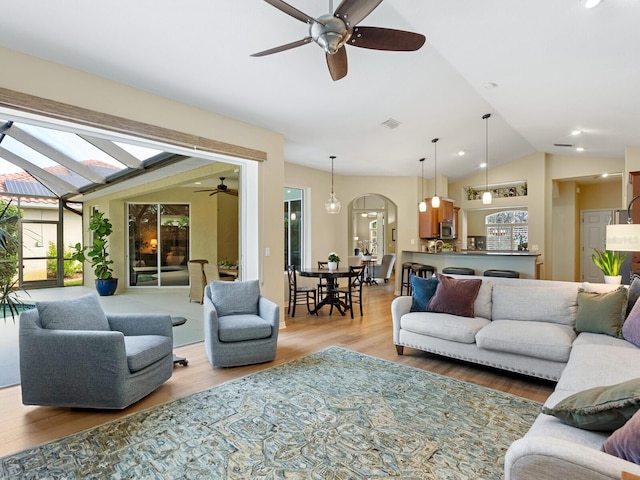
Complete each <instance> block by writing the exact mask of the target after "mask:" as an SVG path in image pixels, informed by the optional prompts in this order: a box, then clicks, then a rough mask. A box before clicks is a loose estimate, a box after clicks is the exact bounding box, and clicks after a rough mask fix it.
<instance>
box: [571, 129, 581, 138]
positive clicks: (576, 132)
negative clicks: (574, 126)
mask: <svg viewBox="0 0 640 480" xmlns="http://www.w3.org/2000/svg"><path fill="white" fill-rule="evenodd" d="M581 133H582V130H573V131H572V132H571V135H572V136H574V137H575V136H576V135H580V134H581Z"/></svg>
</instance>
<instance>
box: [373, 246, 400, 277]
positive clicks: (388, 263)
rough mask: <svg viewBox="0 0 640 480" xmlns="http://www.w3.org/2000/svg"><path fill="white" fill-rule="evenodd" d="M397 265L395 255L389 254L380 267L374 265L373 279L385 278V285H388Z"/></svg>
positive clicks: (385, 256)
mask: <svg viewBox="0 0 640 480" xmlns="http://www.w3.org/2000/svg"><path fill="white" fill-rule="evenodd" d="M395 263H396V254H395V253H388V254H386V255H383V256H382V263H381V264H380V265H374V266H373V267H372V268H371V278H384V283H388V282H389V277H390V276H391V272H392V271H393V266H394V264H395Z"/></svg>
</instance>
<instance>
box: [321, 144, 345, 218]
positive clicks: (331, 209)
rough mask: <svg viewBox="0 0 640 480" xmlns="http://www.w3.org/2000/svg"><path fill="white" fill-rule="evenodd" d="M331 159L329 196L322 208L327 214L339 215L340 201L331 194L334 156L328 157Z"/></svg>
mask: <svg viewBox="0 0 640 480" xmlns="http://www.w3.org/2000/svg"><path fill="white" fill-rule="evenodd" d="M329 158H330V159H331V194H330V195H329V199H328V200H327V201H326V203H325V204H324V208H325V210H326V211H327V213H329V214H332V215H334V214H336V213H340V209H341V208H342V205H341V204H340V201H339V200H338V199H337V198H336V195H335V194H334V193H333V161H334V160H335V159H336V157H335V156H334V155H332V156H330V157H329Z"/></svg>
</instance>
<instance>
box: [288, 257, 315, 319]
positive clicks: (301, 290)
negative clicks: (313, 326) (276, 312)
mask: <svg viewBox="0 0 640 480" xmlns="http://www.w3.org/2000/svg"><path fill="white" fill-rule="evenodd" d="M287 277H288V278H289V304H288V306H287V314H290V315H291V316H292V317H295V316H296V305H297V304H298V303H302V302H305V303H306V304H307V310H308V311H309V313H313V311H314V310H315V309H316V305H317V297H316V289H315V288H313V287H299V286H298V274H297V270H296V266H295V265H289V266H288V267H287ZM309 300H313V310H312V309H311V306H310V303H309ZM315 314H316V315H318V312H317V311H316V312H315Z"/></svg>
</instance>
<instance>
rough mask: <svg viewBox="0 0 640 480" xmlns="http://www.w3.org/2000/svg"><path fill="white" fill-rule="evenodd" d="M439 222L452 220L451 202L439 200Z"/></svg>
mask: <svg viewBox="0 0 640 480" xmlns="http://www.w3.org/2000/svg"><path fill="white" fill-rule="evenodd" d="M439 221H440V222H453V202H449V201H447V200H441V201H440V220H439Z"/></svg>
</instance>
